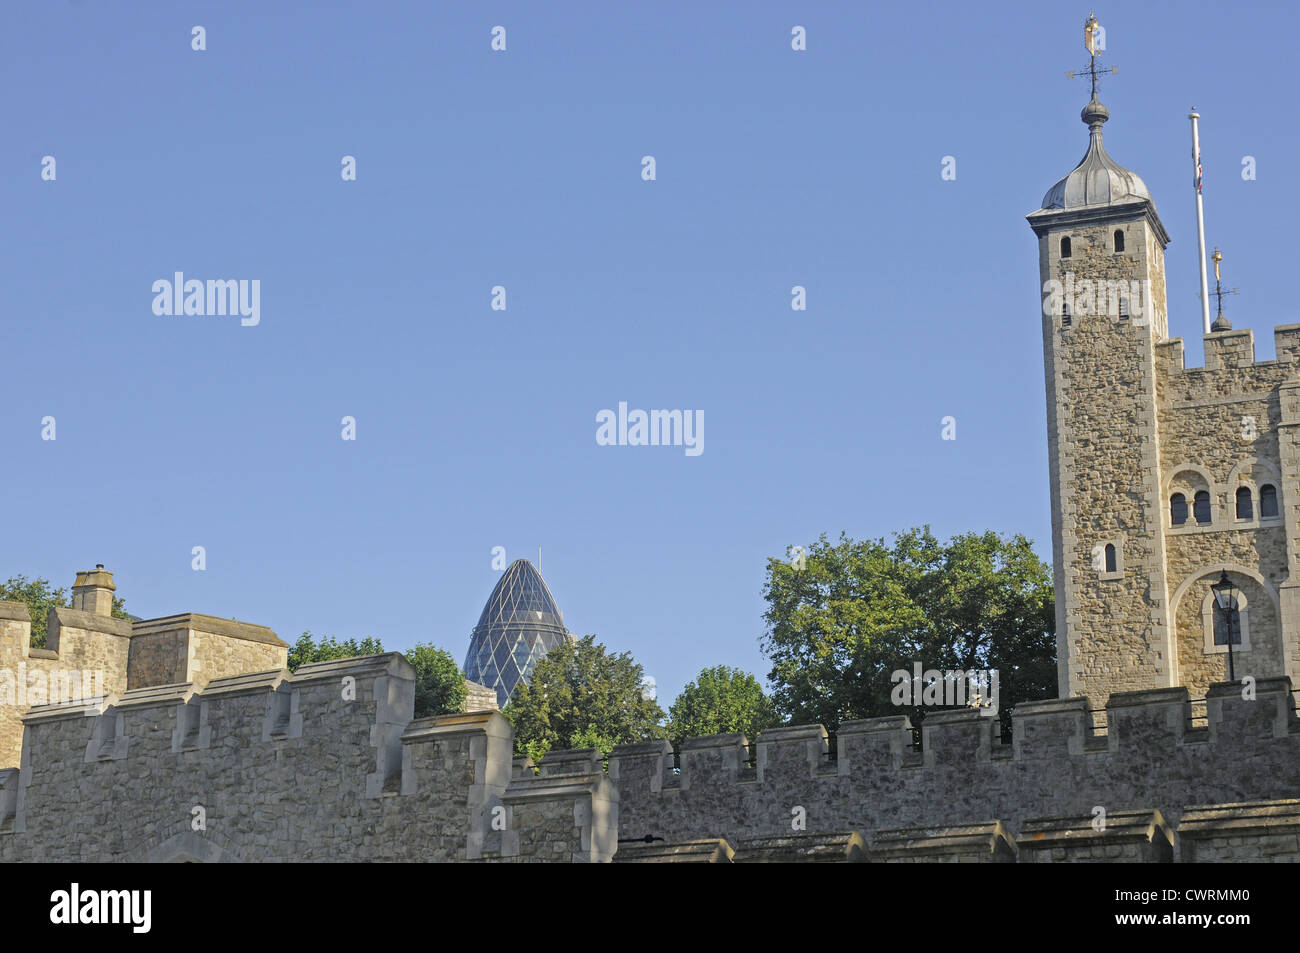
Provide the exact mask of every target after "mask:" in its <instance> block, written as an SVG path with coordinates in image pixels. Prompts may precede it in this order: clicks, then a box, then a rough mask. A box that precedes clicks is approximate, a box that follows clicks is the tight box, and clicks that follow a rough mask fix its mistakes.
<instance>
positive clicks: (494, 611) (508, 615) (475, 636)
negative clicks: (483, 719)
mask: <svg viewBox="0 0 1300 953" xmlns="http://www.w3.org/2000/svg"><path fill="white" fill-rule="evenodd" d="M568 636H569V633H568V630H566V629H565V628H564V614H563V613H562V612H560V609H559V607H558V606H556V604H555V597H554V596H552V595H551V590H550V589H549V588H547V586H546V583H545V581H543V579H542V574H541V573H539V572H538V571H537V567H535V566H534V565H533V564H532V563H530V562H529V561H528V560H527V559H516V560H515V561H514V562H513V563H511V564H510V565H509V566H508V567H507V568H506V571H505V573H504V574H503V575H502V576H501V578H500V579H499V580H498V581H497V584H496V586H495V588H493V590H492V595H490V596H488V601H487V604H486V605H485V606H483V613H482V614H481V615H480V616H479V619H478V625H476V626H474V631H473V633H472V634H471V635H470V642H469V652H468V654H466V656H465V677H466V678H468V679H469V680H470V681H474V682H478V683H480V684H482V685H486V686H488V687H489V688H492V689H495V690H496V693H497V703H498V704H500V705H501V707H502V708H504V707H505V705H506V703H507V702H508V701H509V700H510V696H511V695H513V694H514V691H515V688H516V687H517V686H518V685H519V683H520V682H526V681H527V680H528V679H529V677H530V676H531V675H532V674H533V668H534V667H535V666H536V665H537V663H538V662H539V661H541V659H542V656H544V655H545V654H546V653H547V652H549V651H550V650H551V649H553V648H555V647H556V646H557V645H560V644H561V643H563V642H564V640H565V639H566V638H568Z"/></svg>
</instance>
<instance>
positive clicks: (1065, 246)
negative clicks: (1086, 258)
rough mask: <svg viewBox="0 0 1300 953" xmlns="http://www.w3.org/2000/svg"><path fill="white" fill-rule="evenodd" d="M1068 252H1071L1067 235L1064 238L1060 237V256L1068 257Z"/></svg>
mask: <svg viewBox="0 0 1300 953" xmlns="http://www.w3.org/2000/svg"><path fill="white" fill-rule="evenodd" d="M1070 254H1071V251H1070V238H1069V236H1068V235H1067V236H1066V237H1065V238H1062V239H1061V257H1062V258H1069V257H1070Z"/></svg>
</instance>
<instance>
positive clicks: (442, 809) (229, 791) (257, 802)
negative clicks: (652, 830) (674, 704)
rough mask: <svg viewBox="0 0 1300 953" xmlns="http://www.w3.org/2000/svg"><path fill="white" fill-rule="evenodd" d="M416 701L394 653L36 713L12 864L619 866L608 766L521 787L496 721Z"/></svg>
mask: <svg viewBox="0 0 1300 953" xmlns="http://www.w3.org/2000/svg"><path fill="white" fill-rule="evenodd" d="M414 704H415V670H414V669H413V668H412V666H411V664H410V662H408V661H407V660H406V658H405V657H404V656H402V655H400V654H397V653H389V654H385V655H375V656H366V657H361V658H351V659H342V660H337V661H330V662H319V663H314V664H310V665H304V666H302V667H301V668H299V669H298V671H297V672H294V673H290V672H289V671H287V670H284V669H279V670H272V671H266V672H257V673H248V674H240V675H235V676H228V677H225V678H219V679H212V680H211V681H209V682H208V683H207V684H206V685H205V686H204V687H203V689H202V690H201V691H200V690H196V688H195V686H194V685H193V684H192V683H182V684H173V685H158V686H150V687H147V688H141V689H133V690H130V691H126V692H121V693H116V694H109V695H106V696H103V697H100V698H94V699H87V700H79V701H75V702H61V703H57V704H45V705H38V706H34V707H32V708H31V709H29V710H28V711H27V712H26V713H25V715H24V716H23V719H22V720H23V725H24V735H23V745H22V759H21V767H20V768H19V769H17V770H14V769H9V770H6V771H0V858H3V859H9V860H17V859H38V858H41V859H51V860H75V859H116V860H144V859H160V858H162V859H166V858H167V856H168V855H169V852H170V853H175V854H177V855H178V856H183V857H193V856H196V852H198V853H201V854H203V855H204V856H203V857H200V858H198V859H216V858H217V857H218V856H220V857H221V858H223V859H238V858H241V857H242V859H286V860H287V859H298V860H345V859H350V860H474V859H483V860H512V859H518V858H519V857H520V856H529V855H531V854H532V853H534V852H546V853H549V854H550V855H553V858H554V859H562V860H571V859H588V860H590V859H596V860H603V859H608V858H609V857H610V856H612V854H613V850H614V837H613V833H612V832H613V829H614V828H613V826H612V825H613V824H616V822H617V817H616V812H613V813H612V812H611V809H610V807H609V805H611V804H616V803H617V795H616V793H614V792H613V788H612V785H611V783H610V782H609V780H608V779H607V778H605V777H604V776H603V772H602V771H601V770H600V767H599V761H598V760H597V761H593V755H594V752H589V753H588V757H587V758H586V760H585V762H584V760H583V758H582V757H581V755H579V754H574V755H573V756H572V757H570V758H569V759H568V767H567V769H565V770H562V771H561V770H558V769H559V768H560V767H561V766H562V765H564V764H565V759H564V758H562V757H558V756H557V757H556V758H554V759H548V762H549V763H548V764H547V770H546V771H544V772H543V777H548V778H550V777H552V776H556V778H555V780H554V781H548V782H545V783H542V782H539V781H538V779H537V777H536V776H535V775H534V774H533V773H532V772H531V771H522V772H520V773H519V774H518V776H517V777H515V778H513V779H512V762H513V760H514V759H513V754H512V747H513V732H512V731H511V728H510V725H509V723H508V722H507V721H506V720H505V719H504V718H503V717H502V716H501V714H500V713H499V712H497V711H495V710H489V711H481V712H471V713H468V714H459V715H443V716H438V717H434V718H423V719H418V720H415V719H413V717H412V716H413V712H414ZM593 764H594V765H595V768H594V770H593ZM560 776H562V777H560ZM557 781H558V782H561V783H556V782H557ZM494 808H495V809H496V810H497V811H498V812H499V813H498V814H494V813H493V809H494ZM494 820H499V821H504V822H505V823H507V827H506V828H504V830H505V832H506V833H505V836H504V837H503V836H502V834H501V833H500V828H496V829H494V827H493V821H494ZM195 824H200V825H201V826H200V827H198V828H196V827H195V826H194V825H195ZM69 830H77V831H84V832H86V833H85V835H84V836H82V837H78V838H74V839H71V840H69V839H68V838H66V837H65V834H66V832H67V831H69ZM566 832H567V833H566ZM557 844H566V845H569V846H567V847H565V848H563V849H558V848H557V847H556V845H557ZM570 854H571V855H573V856H569V855H570ZM561 855H564V856H561Z"/></svg>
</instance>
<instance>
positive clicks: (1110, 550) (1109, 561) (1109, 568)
mask: <svg viewBox="0 0 1300 953" xmlns="http://www.w3.org/2000/svg"><path fill="white" fill-rule="evenodd" d="M1106 572H1115V544H1114V543H1107V544H1106Z"/></svg>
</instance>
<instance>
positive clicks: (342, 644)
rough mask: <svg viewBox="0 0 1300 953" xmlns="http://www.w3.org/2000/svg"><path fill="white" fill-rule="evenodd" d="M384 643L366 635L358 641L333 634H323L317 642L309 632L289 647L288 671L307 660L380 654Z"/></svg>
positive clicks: (328, 659) (320, 660) (327, 659)
mask: <svg viewBox="0 0 1300 953" xmlns="http://www.w3.org/2000/svg"><path fill="white" fill-rule="evenodd" d="M383 651H384V643H383V642H381V641H379V639H376V638H374V637H373V636H366V637H365V638H364V639H362V640H361V641H360V642H358V641H357V640H356V639H345V640H343V641H340V640H338V639H336V638H334V637H333V636H330V635H323V636H321V640H320V641H319V642H317V641H315V640H314V639H313V638H312V635H311V632H309V631H308V632H304V633H303V634H302V635H300V636H298V641H297V642H295V643H294V644H293V645H291V646H290V647H289V671H291V672H296V671H298V667H299V666H301V665H306V664H307V663H308V662H332V661H334V660H335V659H341V658H356V657H357V656H358V655H380V654H382V653H383Z"/></svg>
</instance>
